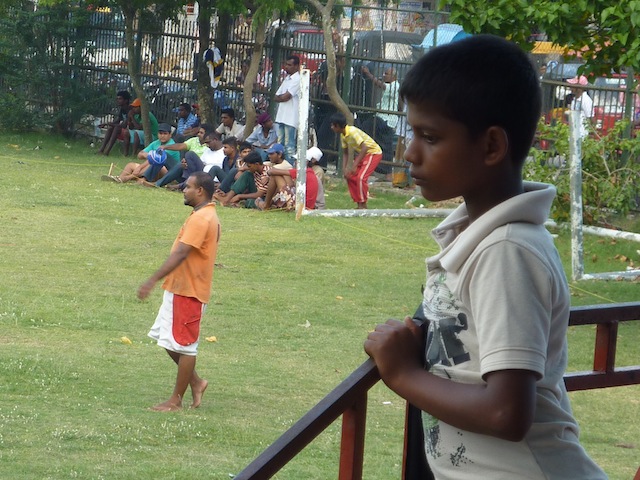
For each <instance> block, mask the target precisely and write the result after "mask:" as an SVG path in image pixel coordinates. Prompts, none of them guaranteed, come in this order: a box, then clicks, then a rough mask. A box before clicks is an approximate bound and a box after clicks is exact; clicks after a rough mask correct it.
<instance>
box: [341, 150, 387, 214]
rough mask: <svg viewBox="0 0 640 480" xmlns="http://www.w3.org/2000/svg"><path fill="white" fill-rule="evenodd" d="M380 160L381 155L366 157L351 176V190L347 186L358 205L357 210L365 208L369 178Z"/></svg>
mask: <svg viewBox="0 0 640 480" xmlns="http://www.w3.org/2000/svg"><path fill="white" fill-rule="evenodd" d="M380 160H382V154H381V153H379V154H375V155H367V156H365V157H364V158H363V159H362V161H361V162H360V164H359V165H358V166H357V168H356V171H355V173H354V174H353V182H354V183H353V190H352V189H351V184H349V187H350V188H349V192H350V193H351V197H352V198H353V200H354V201H355V202H356V203H357V204H358V208H367V197H368V195H369V183H368V180H369V177H370V176H371V174H372V173H373V171H374V170H375V169H376V167H377V166H378V164H379V163H380Z"/></svg>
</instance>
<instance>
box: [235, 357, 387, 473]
mask: <svg viewBox="0 0 640 480" xmlns="http://www.w3.org/2000/svg"><path fill="white" fill-rule="evenodd" d="M378 380H380V375H379V374H378V369H377V368H376V365H375V363H373V361H372V360H371V359H368V360H367V361H365V362H364V363H363V364H362V365H360V366H359V367H358V368H357V369H356V370H355V371H354V372H353V373H352V374H351V375H349V376H348V377H347V378H346V379H345V380H344V381H343V382H342V383H341V384H340V385H338V386H337V387H336V388H335V389H334V390H333V391H332V392H331V393H329V395H327V396H326V397H324V398H323V399H322V400H321V401H320V402H319V403H318V404H317V405H316V406H315V407H313V408H312V409H311V410H309V412H307V413H306V414H305V415H304V416H303V417H302V418H301V419H300V420H298V421H297V422H296V423H295V424H294V425H293V426H292V427H291V428H290V429H289V430H287V431H286V432H285V433H284V434H283V435H282V436H281V437H280V438H278V439H277V440H276V441H275V442H274V443H272V444H271V445H270V446H269V447H267V449H266V450H265V451H264V452H262V453H261V454H260V456H259V457H258V458H256V459H255V460H254V461H253V462H251V463H250V464H249V465H248V466H247V467H246V468H245V469H244V470H242V471H241V472H240V473H239V474H238V475H236V477H235V478H236V480H249V479H251V480H264V479H267V478H271V476H273V475H274V474H275V473H277V472H278V470H280V469H281V468H282V467H283V466H284V465H286V464H287V462H289V461H290V460H291V459H292V458H293V457H295V456H296V455H297V454H298V453H299V452H300V451H301V450H302V449H303V448H304V447H306V446H307V445H308V444H309V443H310V442H311V441H312V440H313V439H314V438H316V437H317V436H318V435H320V434H321V433H322V432H323V431H324V430H325V429H326V428H327V427H328V426H329V425H331V424H332V423H333V422H334V421H335V420H336V419H337V418H338V417H339V416H340V415H342V414H344V415H343V420H342V423H343V426H342V442H341V447H340V476H339V477H338V478H339V479H340V480H356V479H361V478H362V458H363V452H364V424H365V416H366V404H367V392H368V391H369V389H370V388H371V387H372V386H373V385H375V384H376V383H377V382H378ZM345 424H346V426H345ZM345 434H346V435H345ZM356 463H357V464H359V465H356Z"/></svg>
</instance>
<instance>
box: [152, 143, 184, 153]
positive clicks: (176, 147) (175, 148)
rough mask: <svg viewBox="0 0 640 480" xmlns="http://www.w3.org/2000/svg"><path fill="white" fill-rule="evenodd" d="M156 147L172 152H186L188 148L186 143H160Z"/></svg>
mask: <svg viewBox="0 0 640 480" xmlns="http://www.w3.org/2000/svg"><path fill="white" fill-rule="evenodd" d="M158 148H161V149H162V150H170V151H172V152H186V151H187V150H189V148H188V147H187V144H186V143H172V144H171V145H160V146H159V147H158Z"/></svg>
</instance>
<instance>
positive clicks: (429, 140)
mask: <svg viewBox="0 0 640 480" xmlns="http://www.w3.org/2000/svg"><path fill="white" fill-rule="evenodd" d="M419 135H420V138H422V139H423V140H424V141H425V142H427V143H435V142H436V141H437V140H438V139H437V138H436V136H435V135H433V134H431V133H429V132H424V131H423V132H420V134H419Z"/></svg>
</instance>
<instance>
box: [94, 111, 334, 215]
mask: <svg viewBox="0 0 640 480" xmlns="http://www.w3.org/2000/svg"><path fill="white" fill-rule="evenodd" d="M187 106H188V105H187V104H182V105H180V107H179V111H178V115H179V118H180V119H184V120H185V121H184V123H183V124H181V123H180V122H179V127H183V128H180V129H178V128H176V129H175V132H174V131H173V130H174V129H172V127H171V126H170V125H169V124H166V123H160V124H158V125H157V139H154V140H153V141H152V142H151V143H149V144H148V145H147V146H146V147H144V148H143V149H141V150H140V151H139V152H138V153H137V161H135V162H130V163H128V164H127V165H126V166H125V167H124V168H123V170H122V172H121V173H120V174H119V175H104V176H103V177H102V179H103V180H107V181H113V182H117V183H126V182H137V183H138V184H140V185H144V186H148V187H157V188H162V187H165V188H167V189H170V190H182V189H183V188H184V186H185V182H186V179H187V178H188V177H189V175H191V174H192V173H195V172H198V171H204V172H207V173H209V174H210V175H211V176H212V177H213V179H214V181H216V182H217V190H216V193H215V195H214V199H215V200H216V201H217V202H218V203H219V204H221V205H223V206H230V207H238V206H244V207H246V208H257V209H261V210H269V209H271V208H280V209H284V210H292V209H293V208H294V206H295V197H296V196H295V188H296V183H295V180H296V174H297V170H296V168H295V160H293V159H287V158H286V153H285V149H284V147H283V145H281V144H280V143H277V141H276V140H277V139H276V137H275V136H274V135H273V132H274V131H275V129H274V127H273V121H272V119H271V117H270V116H269V114H266V113H265V114H261V115H260V116H259V118H258V126H257V127H256V128H255V129H254V131H253V132H252V133H251V134H250V135H249V136H248V137H247V139H246V140H244V141H242V140H241V138H242V134H243V133H244V126H241V128H238V124H237V122H236V121H235V118H234V114H233V110H232V109H227V111H226V112H223V116H222V118H221V120H222V123H221V124H220V126H218V127H217V128H214V127H213V126H212V125H209V124H206V123H204V124H200V125H198V126H197V127H193V122H190V121H189V115H188V114H189V113H190V109H188V108H187ZM195 128H197V132H196V134H195V136H192V137H189V138H185V137H186V136H188V135H189V133H190V129H195ZM178 130H181V133H178ZM233 133H236V134H237V135H238V136H235V135H233ZM136 135H137V133H136ZM322 156H323V154H322V151H321V150H320V149H318V148H317V147H312V148H310V149H309V150H308V151H307V169H306V183H305V187H306V200H305V207H306V208H308V209H322V208H324V206H325V202H324V189H323V185H322V180H323V175H324V170H323V169H322V167H320V166H319V163H320V162H321V159H322Z"/></svg>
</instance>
